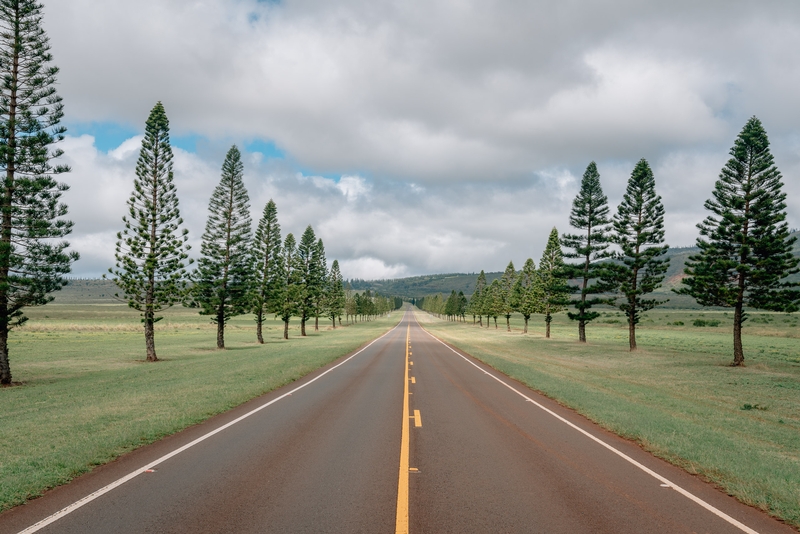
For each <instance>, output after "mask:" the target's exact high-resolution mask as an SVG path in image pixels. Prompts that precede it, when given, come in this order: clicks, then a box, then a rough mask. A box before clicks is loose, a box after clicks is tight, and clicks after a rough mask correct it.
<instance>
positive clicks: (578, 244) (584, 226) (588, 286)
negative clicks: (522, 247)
mask: <svg viewBox="0 0 800 534" xmlns="http://www.w3.org/2000/svg"><path fill="white" fill-rule="evenodd" d="M569 223H570V224H571V225H572V226H573V228H576V229H578V230H583V231H584V232H583V233H581V234H565V235H564V236H563V237H562V243H563V245H564V246H565V247H568V248H571V249H572V252H570V253H568V254H565V256H566V257H567V258H574V259H580V260H582V262H581V263H580V264H574V265H569V266H568V267H567V268H568V273H569V276H570V277H571V278H577V279H578V282H579V286H578V287H577V288H576V290H577V291H579V292H580V298H578V299H576V300H573V301H572V305H573V306H574V307H575V308H576V309H577V310H578V312H577V313H571V312H570V313H568V315H569V318H570V319H572V320H573V321H578V339H579V340H580V341H581V342H582V343H585V342H586V323H588V322H590V321H592V320H594V319H596V318H597V317H599V315H600V314H599V313H597V312H594V311H590V308H591V307H592V306H593V305H595V304H599V303H602V302H604V301H603V300H602V299H599V298H589V295H593V294H597V293H602V292H603V291H605V290H606V289H607V287H606V286H604V285H603V284H602V283H601V282H599V279H600V275H601V274H602V266H600V265H598V264H597V261H598V260H602V259H604V258H608V257H609V256H610V253H609V252H607V251H606V249H607V248H608V241H609V236H608V235H607V232H608V230H609V228H608V226H609V223H610V221H609V219H608V199H607V198H606V196H605V195H604V194H603V189H602V188H601V187H600V173H598V172H597V165H596V164H595V162H594V161H593V162H591V163H590V164H589V166H588V167H586V172H584V173H583V179H582V180H581V189H580V191H579V192H578V196H576V197H575V200H574V201H573V202H572V211H571V212H570V216H569ZM590 282H591V283H590Z"/></svg>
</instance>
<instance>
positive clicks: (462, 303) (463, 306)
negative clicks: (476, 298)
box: [458, 291, 469, 322]
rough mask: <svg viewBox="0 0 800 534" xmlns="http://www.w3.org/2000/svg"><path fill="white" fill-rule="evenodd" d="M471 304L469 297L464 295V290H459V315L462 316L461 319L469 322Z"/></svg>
mask: <svg viewBox="0 0 800 534" xmlns="http://www.w3.org/2000/svg"><path fill="white" fill-rule="evenodd" d="M468 305H469V301H468V300H467V297H466V296H465V295H464V292H463V291H459V292H458V315H459V317H461V320H462V321H464V322H467V306H468Z"/></svg>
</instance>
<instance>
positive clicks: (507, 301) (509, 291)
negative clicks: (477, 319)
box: [499, 261, 517, 332]
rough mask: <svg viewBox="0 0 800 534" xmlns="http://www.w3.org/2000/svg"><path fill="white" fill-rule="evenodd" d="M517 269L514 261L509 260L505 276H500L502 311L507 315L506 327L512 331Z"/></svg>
mask: <svg viewBox="0 0 800 534" xmlns="http://www.w3.org/2000/svg"><path fill="white" fill-rule="evenodd" d="M516 279H517V271H516V270H514V262H513V261H510V262H508V265H507V266H506V270H505V272H504V273H503V276H502V277H501V278H500V310H499V311H500V313H501V314H502V315H505V317H506V329H507V331H508V332H511V314H512V313H514V282H515V281H516Z"/></svg>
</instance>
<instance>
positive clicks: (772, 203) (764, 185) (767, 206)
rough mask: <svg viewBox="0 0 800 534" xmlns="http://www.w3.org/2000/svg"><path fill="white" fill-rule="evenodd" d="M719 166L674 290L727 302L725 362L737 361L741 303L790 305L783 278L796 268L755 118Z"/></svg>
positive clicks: (793, 294) (789, 287) (797, 294)
mask: <svg viewBox="0 0 800 534" xmlns="http://www.w3.org/2000/svg"><path fill="white" fill-rule="evenodd" d="M730 155H731V159H729V160H728V163H726V164H725V167H723V168H722V171H721V172H720V175H719V179H718V180H717V183H716V185H715V186H714V191H713V196H714V198H712V199H709V200H707V201H706V203H705V208H706V209H707V210H709V211H710V212H712V215H710V216H708V217H707V218H706V219H705V220H704V221H703V222H701V223H700V224H698V225H697V227H698V228H699V229H700V235H701V237H699V238H698V239H697V246H698V247H699V248H700V252H699V254H696V255H693V256H690V257H689V260H688V261H687V262H686V268H685V272H686V274H687V275H688V277H687V278H685V279H684V280H683V283H684V284H685V287H683V288H682V289H681V291H680V292H681V293H685V294H688V295H691V296H693V297H694V298H695V299H696V300H697V302H698V303H700V304H701V305H703V306H725V307H729V308H733V309H734V315H733V363H732V365H734V366H739V365H743V364H744V348H743V346H742V324H743V323H744V321H745V320H746V318H747V317H746V313H745V310H744V307H745V306H747V307H750V308H757V309H765V310H774V311H784V312H793V311H796V310H797V309H798V304H800V291H799V290H798V287H799V286H800V284H798V283H796V282H789V281H787V280H786V277H787V276H789V275H791V274H794V273H797V272H798V259H797V258H795V257H794V256H793V255H792V252H791V251H792V245H793V244H794V242H795V238H790V237H789V228H788V226H787V224H786V222H785V221H786V211H785V210H786V193H783V192H781V188H782V187H783V184H782V183H781V173H780V172H779V171H778V168H777V167H776V166H775V164H774V159H773V157H772V154H771V153H770V150H769V139H768V138H767V132H766V131H765V130H764V127H763V126H762V124H761V122H760V121H759V120H758V119H757V118H756V117H753V118H751V119H750V120H749V121H747V124H745V126H744V128H743V129H742V131H741V133H740V134H739V136H738V137H737V139H736V141H735V143H734V145H733V147H732V148H731V150H730Z"/></svg>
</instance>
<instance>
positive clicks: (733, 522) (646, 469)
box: [414, 314, 759, 534]
mask: <svg viewBox="0 0 800 534" xmlns="http://www.w3.org/2000/svg"><path fill="white" fill-rule="evenodd" d="M414 320H415V321H416V322H417V325H419V327H420V328H422V330H423V331H424V332H425V333H426V334H428V335H429V336H431V337H432V338H433V339H435V340H436V341H438V342H439V343H441V344H442V345H444V346H445V347H447V348H448V349H450V350H451V351H452V352H453V353H455V354H456V355H457V356H460V357H461V358H463V359H464V360H465V361H466V362H467V363H469V364H470V365H472V366H473V367H475V368H476V369H478V370H479V371H481V372H483V373H485V374H486V375H488V376H490V377H492V378H494V379H495V380H497V381H498V382H500V383H501V384H503V385H504V386H505V387H507V388H508V389H510V390H511V391H513V392H514V393H516V394H517V395H519V396H520V397H522V398H524V399H525V400H526V401H527V402H532V403H533V404H535V405H536V406H538V407H539V408H541V409H542V410H544V411H545V412H547V413H549V414H550V415H552V416H553V417H555V418H556V419H558V420H559V421H561V422H562V423H565V424H566V425H569V426H571V427H572V428H574V429H575V430H577V431H578V432H580V433H581V434H583V435H585V436H586V437H588V438H589V439H592V440H594V441H596V442H597V443H599V444H600V445H602V446H603V447H605V448H606V449H608V450H610V451H611V452H613V453H614V454H616V455H617V456H619V457H621V458H623V459H625V460H626V461H628V462H630V463H631V464H633V465H635V466H636V467H638V468H639V469H641V470H642V471H644V472H645V473H647V474H648V475H650V476H652V477H653V478H655V479H656V480H659V481H661V482H662V483H663V484H667V485H668V486H669V487H670V488H672V489H674V490H675V491H677V492H678V493H680V494H681V495H683V496H684V497H686V498H688V499H690V500H692V501H694V502H695V503H697V504H699V505H700V506H702V507H703V508H705V509H706V510H708V511H709V512H711V513H713V514H714V515H716V516H718V517H720V518H722V519H724V520H725V521H727V522H728V523H730V524H731V525H733V526H735V527H736V528H738V529H739V530H741V531H743V532H747V534H759V533H758V532H757V531H755V530H753V529H752V528H750V527H748V526H747V525H745V524H743V523H740V522H739V521H737V520H736V519H734V518H732V517H731V516H729V515H728V514H726V513H725V512H723V511H722V510H719V509H717V508H714V507H713V506H711V505H710V504H708V503H707V502H706V501H704V500H703V499H701V498H700V497H697V496H696V495H694V494H692V493H689V492H688V491H686V490H685V489H683V488H682V487H680V486H678V485H676V484H674V483H672V482H671V481H670V480H668V479H667V478H665V477H663V476H661V475H659V474H658V473H656V472H655V471H653V470H652V469H650V468H649V467H646V466H644V465H642V464H640V463H639V462H637V461H636V460H634V459H633V458H631V457H630V456H628V455H627V454H625V453H624V452H622V451H619V450H617V449H615V448H614V447H612V446H611V445H609V444H608V443H606V442H605V441H603V440H601V439H600V438H598V437H595V436H594V435H592V434H590V433H589V432H587V431H586V430H584V429H582V428H581V427H579V426H577V425H575V424H573V423H571V422H570V421H568V420H566V419H564V418H563V417H561V416H560V415H558V414H557V413H555V412H554V411H552V410H550V409H549V408H546V407H545V406H542V405H541V404H539V403H538V402H536V401H535V400H533V399H532V398H530V397H528V396H527V395H525V394H524V393H522V392H520V391H518V390H516V389H514V388H513V387H512V386H510V385H509V384H506V383H505V382H503V381H502V380H500V379H499V378H497V377H496V376H495V375H493V374H492V373H489V372H488V371H486V370H484V369H481V367H480V366H478V365H476V364H475V362H473V361H471V360H470V359H469V358H467V357H466V356H464V355H463V354H460V353H459V352H458V351H457V350H455V349H454V348H453V347H451V346H450V345H448V344H447V343H445V342H444V341H442V340H441V339H439V338H438V337H436V336H434V335H433V334H431V333H430V332H428V331H427V330H426V329H425V327H423V326H422V325H421V324H420V323H419V321H417V317H416V314H415V315H414Z"/></svg>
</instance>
